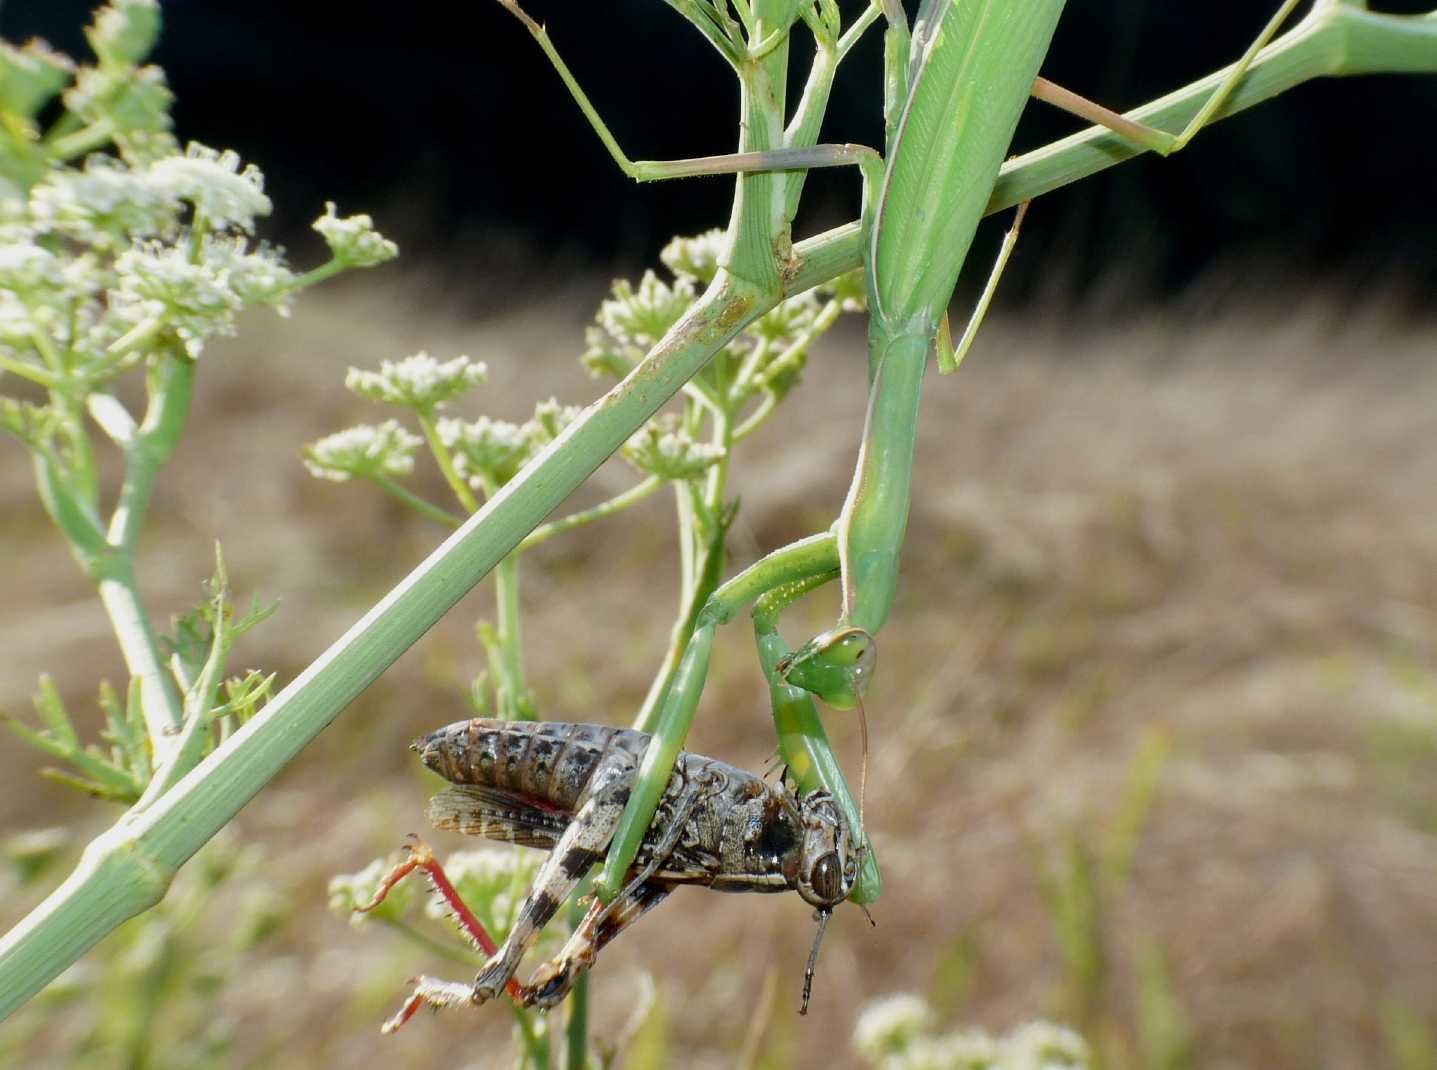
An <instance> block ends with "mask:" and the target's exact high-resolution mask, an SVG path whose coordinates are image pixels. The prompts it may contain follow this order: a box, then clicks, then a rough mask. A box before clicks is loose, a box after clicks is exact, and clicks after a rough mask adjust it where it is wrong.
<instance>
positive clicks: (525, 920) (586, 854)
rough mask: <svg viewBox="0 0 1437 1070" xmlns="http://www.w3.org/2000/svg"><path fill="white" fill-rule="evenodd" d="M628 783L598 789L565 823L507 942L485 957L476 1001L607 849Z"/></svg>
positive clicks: (501, 979) (506, 972)
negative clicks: (570, 819) (562, 832)
mask: <svg viewBox="0 0 1437 1070" xmlns="http://www.w3.org/2000/svg"><path fill="white" fill-rule="evenodd" d="M629 788H630V785H629V783H628V782H627V780H623V781H619V782H615V783H612V784H609V785H608V786H606V787H604V788H602V789H600V790H599V791H598V792H596V793H595V794H594V796H593V797H592V798H591V799H589V801H588V802H586V803H585V804H584V805H583V806H582V807H580V809H579V812H578V813H577V814H575V815H574V819H573V820H572V821H570V822H569V825H568V827H567V828H566V829H565V830H564V834H563V835H562V836H561V837H559V842H558V843H557V844H555V845H554V850H553V851H552V852H551V853H550V854H549V857H548V858H547V859H545V860H544V865H543V866H542V867H540V869H539V875H538V876H537V877H535V879H534V887H533V888H532V889H531V890H530V892H529V895H528V897H527V898H525V900H524V903H523V905H522V906H521V907H520V908H519V917H518V920H517V921H515V923H514V928H513V929H512V930H511V931H510V933H509V937H508V939H506V940H505V941H504V943H503V944H502V945H501V946H500V947H499V950H498V951H497V952H495V953H494V954H493V955H492V956H490V958H489V961H488V962H486V963H485V964H484V968H483V969H481V970H480V971H479V975H478V976H477V977H475V978H474V995H473V1000H474V1002H475V1003H484V1002H486V1001H487V1000H491V999H493V998H494V997H495V996H497V995H498V994H499V993H500V991H501V990H503V988H504V987H505V985H507V984H508V983H509V981H510V979H511V978H512V977H513V976H514V971H515V970H517V969H518V968H519V961H520V959H522V958H523V957H524V953H525V952H526V951H528V950H529V948H530V947H532V946H533V944H534V941H535V940H536V939H537V938H538V936H539V932H540V930H541V929H543V928H544V926H545V925H547V924H548V923H549V919H551V918H552V917H553V916H554V913H555V911H557V910H558V909H559V908H560V907H561V906H563V905H564V901H565V900H566V899H568V898H569V893H571V892H572V891H573V890H574V886H575V885H576V884H578V883H579V881H580V879H582V878H583V876H584V874H585V873H587V872H588V871H589V867H590V866H592V865H593V864H594V863H595V862H596V861H598V859H599V858H600V856H602V855H603V853H604V851H605V850H606V849H607V848H608V846H609V841H610V840H611V839H613V837H614V828H615V827H616V826H617V825H618V823H619V815H620V814H622V813H623V812H624V805H625V804H626V803H627V802H628V801H629Z"/></svg>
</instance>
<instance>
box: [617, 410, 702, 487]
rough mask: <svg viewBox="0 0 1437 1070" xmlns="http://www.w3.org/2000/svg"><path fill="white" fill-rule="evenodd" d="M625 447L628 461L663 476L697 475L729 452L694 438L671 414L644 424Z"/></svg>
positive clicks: (691, 477)
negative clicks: (696, 440)
mask: <svg viewBox="0 0 1437 1070" xmlns="http://www.w3.org/2000/svg"><path fill="white" fill-rule="evenodd" d="M622 449H623V454H624V459H625V460H626V461H628V462H629V463H630V464H632V465H633V466H634V467H635V468H637V469H638V470H639V471H641V472H644V473H645V474H647V475H654V476H658V477H659V478H660V479H694V478H695V477H697V476H700V475H703V473H704V472H706V471H708V469H709V468H711V467H712V466H713V465H716V464H718V462H719V461H721V460H723V459H724V457H725V456H727V452H726V451H725V450H724V448H723V447H722V446H716V445H714V444H713V443H709V442H695V441H694V440H693V438H692V436H690V435H689V433H688V432H687V431H686V430H684V428H683V427H681V426H680V425H679V421H678V420H677V419H675V418H674V417H672V416H670V415H665V416H661V417H659V418H658V419H656V420H650V421H649V422H648V423H646V424H644V426H643V427H641V428H639V429H638V431H636V432H634V434H633V436H632V437H630V439H629V441H628V442H626V443H624V445H623V447H622Z"/></svg>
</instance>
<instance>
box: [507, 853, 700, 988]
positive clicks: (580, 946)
mask: <svg viewBox="0 0 1437 1070" xmlns="http://www.w3.org/2000/svg"><path fill="white" fill-rule="evenodd" d="M671 891H673V885H671V884H668V883H665V882H661V881H649V882H647V883H645V884H641V885H639V886H638V887H637V888H635V889H633V890H632V891H630V892H628V893H626V894H625V895H624V896H623V897H622V898H621V899H618V900H615V902H614V903H613V904H611V905H609V906H605V905H604V904H603V903H601V902H598V901H595V902H594V904H593V905H592V906H590V907H589V911H588V913H587V914H585V915H584V920H583V921H582V922H580V923H579V927H578V928H577V929H575V930H574V933H573V935H572V936H570V937H569V939H568V942H566V943H565V944H564V947H563V950H561V951H560V952H559V953H558V954H557V955H555V956H554V957H553V958H552V959H550V960H549V961H548V962H546V963H544V964H543V965H542V966H540V967H539V968H538V969H537V970H535V971H534V976H533V977H531V978H530V979H529V983H528V984H527V985H525V986H524V987H523V989H522V990H521V991H522V993H523V995H522V997H521V998H522V1001H523V1003H524V1006H526V1007H540V1008H542V1009H545V1010H547V1009H548V1008H550V1007H555V1006H557V1005H558V1004H559V1003H560V1002H562V1001H563V999H564V997H565V996H567V995H568V994H569V990H570V989H572V988H573V987H574V984H575V982H577V981H578V980H579V978H580V977H581V976H582V975H583V972H584V971H585V970H587V969H589V968H590V967H591V966H593V964H594V960H595V959H597V958H598V955H599V952H600V951H601V950H602V949H603V948H604V947H605V946H606V945H607V944H608V943H609V942H610V941H611V940H613V939H614V938H615V937H616V936H618V935H619V934H620V933H621V932H623V931H624V930H625V929H627V928H628V927H629V926H630V925H632V924H633V923H634V922H636V921H638V920H639V919H640V918H641V917H643V916H644V915H645V914H647V913H648V912H649V911H650V910H652V909H653V908H654V907H656V906H658V905H659V904H660V903H661V902H663V900H664V898H665V897H666V896H667V895H668V894H669V892H671Z"/></svg>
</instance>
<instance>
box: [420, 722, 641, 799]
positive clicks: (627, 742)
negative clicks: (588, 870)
mask: <svg viewBox="0 0 1437 1070" xmlns="http://www.w3.org/2000/svg"><path fill="white" fill-rule="evenodd" d="M648 740H649V737H648V736H647V735H645V734H644V733H642V732H634V731H632V730H630V729H626V728H611V727H609V726H607V725H596V724H563V723H559V722H552V721H489V720H483V719H480V718H476V719H474V720H470V721H459V722H457V723H455V724H451V725H446V726H445V727H443V728H440V729H438V730H436V731H434V732H431V733H429V735H427V736H425V737H424V738H423V739H420V740H418V741H416V742H415V743H414V749H415V750H416V751H418V752H419V757H420V759H421V760H422V761H423V762H424V764H425V765H426V766H428V767H429V768H430V769H432V770H434V772H436V773H438V774H439V775H440V776H442V777H443V778H444V779H445V780H448V781H449V782H450V783H452V784H472V785H474V786H475V787H481V788H497V789H499V790H500V791H505V792H510V793H512V794H514V795H519V796H523V797H524V798H525V799H526V800H527V801H529V802H531V803H533V804H535V805H537V806H540V807H545V808H550V809H555V810H563V811H567V812H569V813H573V812H575V811H577V810H578V809H579V807H580V806H582V805H583V802H584V801H585V800H586V799H587V798H588V797H589V795H591V794H592V792H593V788H594V787H595V786H596V784H599V783H603V782H606V781H608V780H610V779H611V778H613V777H616V776H622V775H625V774H630V775H631V771H632V770H634V769H637V768H638V763H639V761H640V759H642V757H643V753H644V748H645V747H646V746H647V745H648ZM601 774H602V775H601Z"/></svg>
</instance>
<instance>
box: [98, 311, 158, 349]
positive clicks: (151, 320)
mask: <svg viewBox="0 0 1437 1070" xmlns="http://www.w3.org/2000/svg"><path fill="white" fill-rule="evenodd" d="M164 329H165V321H164V320H162V319H161V318H160V317H159V316H150V317H148V318H147V319H143V320H141V321H140V322H139V323H137V324H135V325H134V326H133V327H131V328H130V329H129V330H128V331H126V332H125V333H124V334H122V335H120V337H118V338H116V339H115V340H114V341H113V342H111V343H110V344H109V345H108V346H106V347H105V353H106V354H107V355H108V356H110V357H122V356H125V355H126V354H128V353H134V352H136V351H138V350H142V349H144V348H145V347H146V346H148V345H149V344H150V343H151V342H152V341H154V340H155V338H156V337H157V336H158V335H159V333H160V332H161V331H162V330H164Z"/></svg>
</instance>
